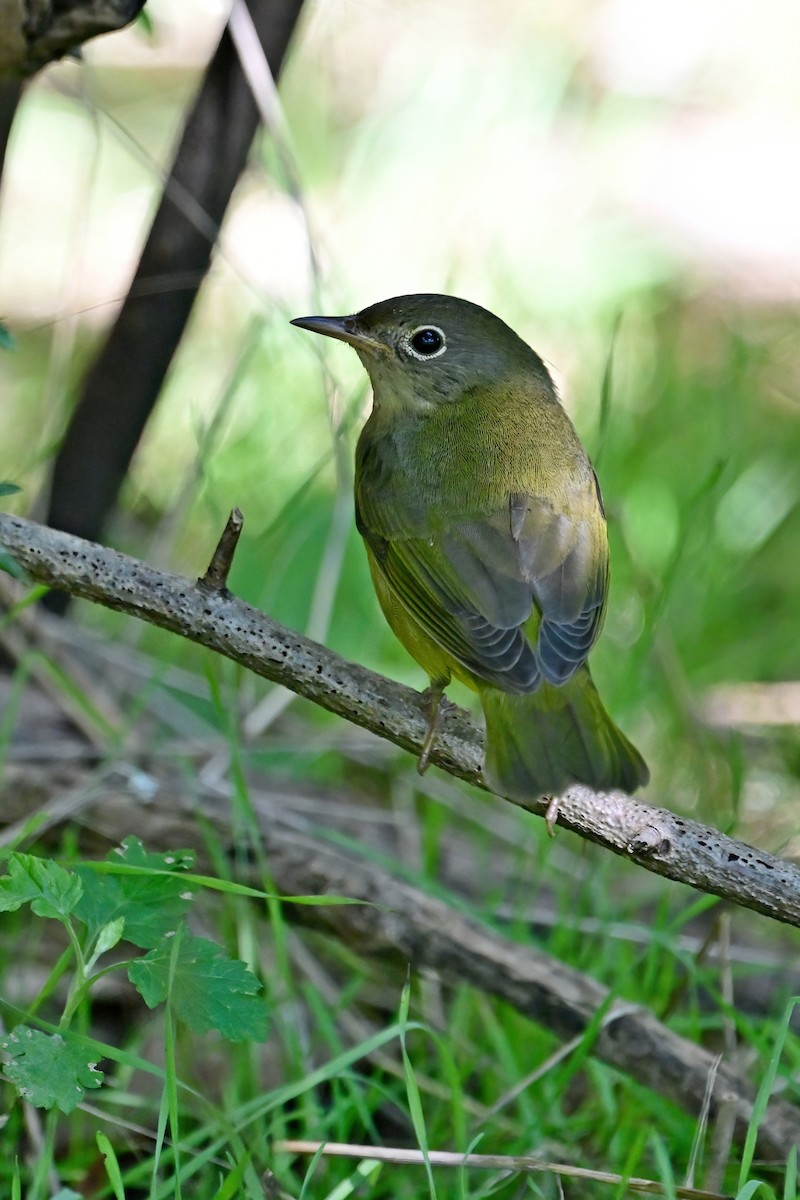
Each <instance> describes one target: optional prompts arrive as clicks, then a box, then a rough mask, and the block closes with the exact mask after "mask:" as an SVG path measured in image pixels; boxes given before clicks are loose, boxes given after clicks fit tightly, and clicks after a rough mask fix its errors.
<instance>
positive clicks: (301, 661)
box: [0, 514, 800, 926]
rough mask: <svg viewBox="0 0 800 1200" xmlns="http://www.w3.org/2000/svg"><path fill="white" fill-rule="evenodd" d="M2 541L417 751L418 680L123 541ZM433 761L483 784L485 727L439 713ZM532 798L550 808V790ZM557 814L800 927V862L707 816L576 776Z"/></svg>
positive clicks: (12, 536) (8, 520) (420, 733)
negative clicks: (391, 674)
mask: <svg viewBox="0 0 800 1200" xmlns="http://www.w3.org/2000/svg"><path fill="white" fill-rule="evenodd" d="M0 544H1V545H3V546H4V547H5V548H6V549H7V550H8V551H9V552H10V553H11V554H12V555H13V556H14V557H15V558H16V559H17V561H18V562H19V563H20V564H21V565H22V566H23V567H24V568H25V569H26V570H27V571H28V573H29V574H30V576H31V577H32V578H33V579H34V580H36V581H37V582H39V583H45V584H48V585H49V586H52V587H59V588H63V589H65V590H66V591H68V592H70V593H71V594H72V595H74V596H78V597H81V598H83V599H86V600H91V601H93V602H95V603H98V604H103V605H105V606H106V607H107V608H113V609H117V610H119V611H121V612H126V613H129V614H131V615H132V616H135V617H138V618H140V619H141V620H144V621H148V622H150V623H151V624H153V625H158V626H161V628H163V629H168V630H170V631H172V632H173V633H177V634H179V635H180V636H181V637H185V638H189V639H190V640H191V641H194V642H197V643H199V644H200V645H204V646H208V647H209V649H211V650H215V651H217V653H219V654H223V655H224V656H225V657H226V658H230V659H232V660H233V661H234V662H237V663H239V664H241V665H242V666H244V667H247V668H248V669H249V670H251V671H254V672H255V673H256V674H258V675H262V676H263V677H264V678H266V679H270V680H272V681H273V682H275V683H279V684H282V685H283V686H284V687H288V688H290V689H291V690H292V691H294V692H296V693H297V694H298V695H301V696H305V697H306V698H307V699H309V700H312V701H313V702H314V703H316V704H320V705H322V707H324V708H327V709H329V710H330V711H331V712H335V713H337V714H338V715H339V716H342V717H344V718H345V719H346V720H348V721H352V722H354V723H355V724H356V725H360V726H362V727H363V728H365V729H369V730H371V731H372V732H373V733H376V734H378V735H379V736H380V737H384V738H387V739H388V740H389V741H392V742H394V743H395V744H396V745H398V746H401V747H402V748H403V749H405V750H409V751H411V752H412V753H414V754H417V755H418V754H419V752H420V749H421V747H422V744H423V741H424V738H425V732H426V728H427V717H426V710H425V702H424V700H423V698H422V696H421V695H420V694H419V693H417V692H414V691H412V690H411V689H409V688H406V687H403V686H402V685H400V684H398V683H393V682H392V681H391V680H388V679H385V678H384V677H383V676H381V675H376V674H375V673H374V672H372V671H368V670H366V668H364V667H359V666H356V665H355V664H353V663H350V662H347V661H346V660H345V659H343V658H341V657H340V656H339V655H337V654H333V653H332V652H331V651H330V650H327V649H325V647H323V646H320V645H318V644H317V643H316V642H312V641H310V640H309V639H308V638H306V637H303V636H302V635H301V634H299V633H295V632H294V631H293V630H290V629H286V628H285V627H284V626H282V625H279V624H277V623H276V622H275V621H271V620H270V619H269V618H268V617H267V616H265V615H264V614H263V613H261V612H259V611H258V610H257V609H255V608H252V607H251V606H250V605H248V604H245V603H243V602H242V601H241V600H237V599H236V598H235V597H233V596H230V595H229V594H228V593H227V592H224V591H219V592H209V591H208V590H207V589H205V588H202V587H200V586H198V584H197V583H196V582H193V581H191V580H188V579H184V578H181V577H180V576H177V575H171V574H168V573H166V572H163V571H157V570H155V569H154V568H153V567H150V566H148V565H147V564H146V563H143V562H140V561H138V560H137V559H134V558H130V557H129V556H127V555H125V554H120V553H118V552H117V551H115V550H110V549H107V548H106V547H104V546H99V545H96V544H94V543H92V542H86V541H83V540H82V539H80V538H76V537H72V536H70V535H69V534H64V533H60V532H57V531H56V530H53V529H49V528H47V527H46V526H42V525H37V524H35V523H34V522H32V521H27V520H24V519H22V518H19V517H13V516H10V515H8V514H0ZM431 761H432V762H433V763H435V764H436V765H437V766H439V767H442V768H443V769H444V770H445V771H448V772H449V773H450V774H451V775H455V776H457V777H458V778H460V779H466V780H468V781H469V782H470V783H473V784H477V785H478V786H483V784H482V782H481V779H480V768H481V762H482V735H481V732H480V730H479V728H478V727H477V726H476V724H475V723H474V721H473V720H472V719H471V718H470V716H469V715H468V714H467V713H466V712H464V711H463V710H461V709H454V710H452V711H448V712H447V713H446V714H445V715H444V717H443V719H442V723H441V727H440V731H439V733H438V735H437V739H436V745H435V747H434V750H433V753H432V755H431ZM523 807H525V808H527V809H529V810H530V811H531V812H535V813H537V814H538V815H540V816H543V815H544V814H545V811H546V807H547V806H546V803H545V802H544V801H539V802H531V803H530V804H526V805H524V806H523ZM558 824H559V825H562V826H563V827H564V828H566V829H571V830H572V831H573V832H575V833H577V834H579V835H580V836H581V837H584V838H587V839H588V840H589V841H592V842H596V843H597V844H598V845H601V846H605V847H606V849H608V850H612V851H613V852H614V853H615V854H619V855H622V856H623V857H624V858H628V859H632V860H633V861H634V862H637V863H638V864H639V865H640V866H643V867H645V868H646V869H647V870H649V871H652V872H653V873H654V874H656V875H661V876H663V877H665V878H667V879H673V880H676V881H677V882H679V883H685V884H688V885H689V886H690V887H694V888H697V889H698V890H699V891H702V892H708V893H710V894H712V895H716V896H721V897H723V898H725V899H727V900H732V901H734V902H735V903H736V904H740V905H742V906H743V907H745V908H750V909H753V910H754V911H755V912H759V913H763V914H764V915H765V916H769V917H773V918H774V919H775V920H777V921H782V922H785V923H786V924H788V925H796V926H800V869H798V868H797V867H795V866H793V865H792V864H791V863H788V862H785V861H783V860H782V859H779V858H777V857H775V856H773V855H771V854H768V853H766V852H764V851H760V850H756V849H754V848H753V847H752V846H748V845H746V844H745V843H744V842H739V841H736V840H735V839H733V838H729V837H726V836H725V835H724V834H722V833H720V832H719V831H718V830H716V829H713V828H712V827H710V826H706V825H702V824H700V823H699V822H698V821H691V820H688V819H685V818H682V817H678V816H676V815H675V814H674V813H672V812H669V811H668V810H666V809H663V808H655V807H652V806H651V805H648V804H645V803H643V802H642V801H640V800H635V799H633V798H631V797H629V796H625V795H623V794H622V793H621V792H608V793H600V792H593V791H591V790H590V789H589V788H586V787H573V788H570V789H569V790H568V791H567V792H565V793H564V795H563V797H562V798H561V800H560V803H559V813H558Z"/></svg>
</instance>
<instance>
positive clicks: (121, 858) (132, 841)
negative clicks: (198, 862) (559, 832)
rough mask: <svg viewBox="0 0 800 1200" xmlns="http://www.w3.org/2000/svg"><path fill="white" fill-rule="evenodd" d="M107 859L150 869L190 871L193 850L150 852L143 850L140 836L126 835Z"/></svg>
mask: <svg viewBox="0 0 800 1200" xmlns="http://www.w3.org/2000/svg"><path fill="white" fill-rule="evenodd" d="M107 861H108V862H111V863H124V864H125V865H126V866H128V867H149V868H150V870H151V871H190V870H191V869H192V867H193V866H194V850H167V851H165V853H163V854H152V853H151V852H150V851H149V850H145V848H144V843H143V842H142V840H141V839H140V838H137V837H126V838H125V840H124V842H123V843H122V845H121V846H119V847H117V849H116V850H112V851H111V852H110V853H109V854H108V855H107Z"/></svg>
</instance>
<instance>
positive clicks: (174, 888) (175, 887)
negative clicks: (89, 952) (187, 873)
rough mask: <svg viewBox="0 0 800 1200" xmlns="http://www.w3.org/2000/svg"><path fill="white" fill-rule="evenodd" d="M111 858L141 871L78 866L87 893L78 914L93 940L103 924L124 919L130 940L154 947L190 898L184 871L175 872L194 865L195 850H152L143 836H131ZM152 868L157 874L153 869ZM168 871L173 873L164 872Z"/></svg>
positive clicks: (175, 922) (176, 923)
mask: <svg viewBox="0 0 800 1200" xmlns="http://www.w3.org/2000/svg"><path fill="white" fill-rule="evenodd" d="M108 861H109V862H112V863H122V864H124V865H125V866H127V867H136V868H137V870H136V871H135V872H132V873H131V874H129V875H115V874H108V875H106V874H102V873H98V872H97V871H96V870H94V869H93V868H91V867H88V866H80V867H78V868H76V873H77V875H78V876H79V878H80V879H81V881H82V883H83V896H82V898H81V902H80V904H79V905H78V906H77V908H76V909H75V916H76V917H78V918H79V920H81V921H83V923H84V924H85V925H86V927H87V930H88V935H89V940H90V942H91V941H92V940H93V939H95V938H96V937H98V936H99V934H100V931H101V930H102V929H103V927H104V926H106V925H108V924H110V923H111V922H113V921H118V920H122V921H124V922H125V932H124V937H125V941H126V942H132V943H133V945H134V946H139V947H140V948H141V949H142V950H151V949H152V948H153V947H154V946H157V945H158V944H159V942H160V941H161V939H162V938H163V937H164V935H165V934H167V933H173V932H174V931H175V930H176V929H177V928H178V926H179V925H180V923H181V920H182V919H183V917H184V915H185V913H186V910H187V908H188V907H189V905H190V903H191V895H192V893H191V889H190V887H189V886H188V884H187V883H186V881H185V880H184V879H182V878H181V876H180V875H179V874H172V872H178V871H183V870H184V869H185V868H186V867H190V866H192V865H193V863H194V855H193V853H192V852H191V851H190V850H176V851H175V852H174V853H172V854H150V853H148V851H146V850H145V848H144V846H143V845H142V843H141V842H140V840H139V839H138V838H134V837H129V838H126V839H125V841H124V842H123V843H122V846H121V847H119V848H118V849H116V850H112V852H111V853H110V854H109V855H108ZM138 868H141V873H140V871H139V870H138ZM148 868H149V870H151V871H153V872H158V873H157V874H149V873H148V870H147V869H148ZM165 871H169V872H170V874H167V875H165V874H164V872H165ZM95 953H96V951H95Z"/></svg>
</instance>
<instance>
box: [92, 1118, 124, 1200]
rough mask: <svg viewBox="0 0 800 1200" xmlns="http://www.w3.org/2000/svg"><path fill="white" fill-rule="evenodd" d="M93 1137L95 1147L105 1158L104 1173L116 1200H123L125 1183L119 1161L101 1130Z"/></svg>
mask: <svg viewBox="0 0 800 1200" xmlns="http://www.w3.org/2000/svg"><path fill="white" fill-rule="evenodd" d="M95 1139H96V1141H97V1149H98V1150H99V1151H100V1153H101V1154H102V1156H103V1158H104V1159H105V1164H106V1175H107V1176H108V1182H109V1183H110V1184H111V1187H112V1188H113V1191H114V1196H115V1197H116V1200H125V1185H124V1183H123V1182H122V1172H121V1171H120V1169H119V1162H118V1160H117V1156H116V1154H115V1153H114V1147H113V1146H112V1145H111V1142H110V1141H109V1139H108V1138H107V1137H106V1135H105V1134H104V1133H103V1132H102V1130H99V1129H98V1131H97V1133H96V1134H95Z"/></svg>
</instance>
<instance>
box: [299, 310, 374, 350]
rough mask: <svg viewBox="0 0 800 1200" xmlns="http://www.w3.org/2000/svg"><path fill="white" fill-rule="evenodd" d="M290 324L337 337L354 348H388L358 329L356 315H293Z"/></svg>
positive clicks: (326, 335)
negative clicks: (293, 317)
mask: <svg viewBox="0 0 800 1200" xmlns="http://www.w3.org/2000/svg"><path fill="white" fill-rule="evenodd" d="M292 325H297V326H298V327H299V328H300V329H310V330H311V332H312V333H321V334H323V335H324V336H325V337H332V338H337V339H338V340H339V341H340V342H347V344H348V345H349V346H354V347H355V349H356V350H366V351H372V352H373V353H374V352H375V351H378V352H379V353H382V354H385V353H386V352H387V351H388V350H389V347H388V346H387V345H386V343H385V342H380V341H378V339H377V338H374V337H370V335H369V334H368V333H364V331H363V330H361V329H359V327H358V317H295V319H294V320H293V321H292Z"/></svg>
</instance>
